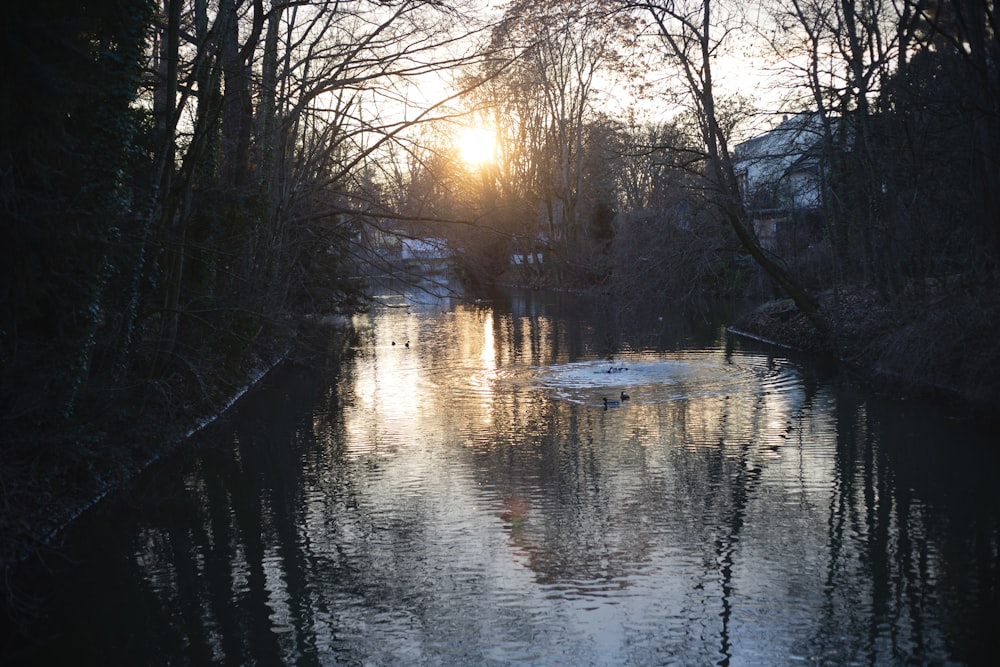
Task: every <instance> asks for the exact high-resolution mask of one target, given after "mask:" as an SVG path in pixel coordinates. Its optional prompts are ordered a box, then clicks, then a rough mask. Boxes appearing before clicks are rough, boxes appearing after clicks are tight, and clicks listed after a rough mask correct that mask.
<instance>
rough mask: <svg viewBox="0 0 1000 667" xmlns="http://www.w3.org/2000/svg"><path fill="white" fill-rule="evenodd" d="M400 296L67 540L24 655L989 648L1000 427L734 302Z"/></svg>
mask: <svg viewBox="0 0 1000 667" xmlns="http://www.w3.org/2000/svg"><path fill="white" fill-rule="evenodd" d="M382 302H383V305H382V306H380V307H378V308H376V309H374V310H373V311H372V312H371V313H370V314H366V315H364V316H359V317H357V318H355V319H354V322H353V327H354V330H355V331H356V334H355V335H354V337H353V338H352V339H351V340H350V343H349V346H348V350H347V351H348V354H347V355H345V356H343V358H342V359H341V360H340V361H339V362H337V363H336V364H331V365H325V364H318V363H317V364H313V365H310V366H302V365H289V366H286V367H283V368H282V369H280V370H279V371H276V372H274V373H273V374H272V375H271V376H270V377H268V378H267V380H266V381H265V383H264V385H263V386H262V387H260V388H259V389H258V390H256V391H254V392H253V393H252V394H251V395H249V396H248V397H247V398H246V399H244V400H243V401H242V402H241V403H240V404H239V405H238V406H237V408H236V409H235V410H234V411H233V413H232V414H231V415H229V416H227V417H226V418H225V419H223V420H221V421H220V422H218V423H217V424H215V425H213V426H212V427H210V428H208V429H206V430H205V431H204V432H203V433H202V434H200V435H199V436H198V437H196V438H195V439H194V441H193V442H192V443H191V445H190V446H189V447H186V448H185V450H184V452H183V453H181V454H179V455H178V456H176V457H174V458H173V459H171V460H170V461H168V462H166V463H163V464H161V465H158V466H156V467H155V468H154V469H153V470H151V471H149V473H147V474H146V475H145V476H144V477H143V479H142V480H141V481H140V483H138V484H136V485H134V487H133V488H132V489H131V490H130V491H129V492H127V493H125V494H123V495H122V497H121V498H118V499H116V500H114V501H112V502H107V503H105V505H104V506H102V507H101V508H100V509H99V510H98V511H96V512H93V513H92V514H91V515H90V516H88V517H86V518H85V520H84V521H83V522H81V524H80V525H79V526H77V527H76V528H75V530H74V532H73V533H72V534H71V535H70V541H69V544H68V545H67V549H66V557H67V561H68V563H67V564H59V565H57V566H55V567H56V570H57V575H56V582H57V585H56V586H55V587H54V589H53V590H52V592H51V595H52V597H51V599H50V600H49V601H48V607H47V608H48V609H49V611H47V612H46V614H45V616H44V618H43V620H42V621H41V622H39V623H38V624H37V626H36V627H35V629H34V630H33V636H34V637H35V638H36V639H37V640H38V641H39V642H40V643H39V644H38V645H37V646H36V647H34V648H33V649H32V650H31V651H29V652H28V653H26V654H25V655H24V656H22V657H23V658H25V660H26V662H28V663H33V664H131V665H140V664H143V665H145V664H172V665H201V664H211V663H226V664H238V665H251V664H259V665H276V664H289V665H291V664H295V665H573V666H577V665H798V664H820V665H848V664H860V665H898V664H987V663H989V662H991V660H992V659H994V658H995V655H996V649H997V648H998V640H997V638H996V637H997V634H996V633H997V631H998V629H1000V623H998V620H1000V612H998V608H1000V607H998V602H1000V595H998V584H1000V582H998V575H1000V568H998V548H1000V521H998V519H1000V491H998V489H997V485H996V484H995V483H994V480H995V479H996V476H997V454H996V452H995V449H996V448H995V442H996V438H995V432H994V431H993V430H992V429H991V428H988V427H987V426H985V425H983V424H972V423H968V422H966V421H964V420H962V419H958V418H956V417H954V416H952V415H949V414H947V413H946V412H944V411H941V410H939V409H937V408H935V407H934V406H930V405H927V404H921V403H917V402H904V401H898V400H892V399H891V398H889V397H885V396H879V395H878V394H875V393H872V392H870V391H869V390H868V388H866V387H863V386H858V385H857V384H855V383H852V382H851V381H849V380H848V379H845V378H843V377H841V376H839V375H838V374H836V373H835V372H832V371H830V370H825V369H823V368H819V367H816V366H813V365H812V364H810V363H809V362H808V361H807V360H803V359H797V358H794V357H793V356H791V355H789V354H787V353H784V352H780V351H776V350H774V349H767V348H765V347H763V346H761V345H759V344H756V343H753V342H751V341H741V340H737V339H734V338H732V337H730V336H728V335H727V334H726V331H725V326H724V325H725V322H726V321H727V318H728V317H730V316H731V313H727V312H725V311H717V312H710V313H709V312H707V311H705V310H704V309H701V310H699V309H695V310H693V311H690V312H689V311H685V310H682V309H680V308H671V307H668V306H657V305H652V304H650V305H649V306H648V307H647V308H644V309H643V310H644V312H645V315H644V316H643V317H642V318H641V319H640V320H636V319H632V318H627V317H623V316H622V315H621V313H622V312H623V311H622V309H621V306H622V304H621V303H618V302H617V300H616V299H613V298H612V299H604V300H592V299H584V298H581V297H574V296H571V295H566V294H547V293H541V292H505V293H498V294H497V295H495V296H494V297H492V298H488V299H485V300H481V301H474V300H465V299H461V298H457V297H455V296H454V295H450V294H448V293H446V292H442V293H435V290H434V289H431V290H430V291H428V292H419V291H418V292H413V293H411V294H409V296H408V297H404V296H400V295H396V294H392V293H386V294H385V295H384V297H383V299H382ZM333 338H334V336H333V334H332V333H331V340H332V339H333ZM339 339H340V340H342V339H343V337H342V336H340V337H339ZM623 391H624V392H626V393H627V395H628V396H629V398H628V400H622V397H621V393H622V392H623ZM606 398H607V399H611V400H613V401H616V403H614V404H612V405H609V406H607V407H606V406H605V405H604V399H606Z"/></svg>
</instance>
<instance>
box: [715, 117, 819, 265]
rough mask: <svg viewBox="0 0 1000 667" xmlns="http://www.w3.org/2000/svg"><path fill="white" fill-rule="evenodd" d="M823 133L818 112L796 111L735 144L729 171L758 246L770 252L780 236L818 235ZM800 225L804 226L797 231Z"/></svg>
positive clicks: (776, 245) (781, 237) (778, 241)
mask: <svg viewBox="0 0 1000 667" xmlns="http://www.w3.org/2000/svg"><path fill="white" fill-rule="evenodd" d="M822 131H823V128H822V125H821V122H820V117H819V115H818V114H815V113H799V114H795V115H794V116H791V117H787V116H786V117H785V118H784V119H783V120H782V122H781V123H780V124H779V125H778V126H777V127H775V128H774V129H773V130H771V131H770V132H767V133H765V134H762V135H760V136H757V137H754V138H753V139H750V140H748V141H745V142H743V143H741V144H739V145H738V146H736V149H735V151H734V152H733V167H734V170H735V172H736V177H737V178H738V179H739V183H740V191H741V194H742V196H743V202H744V205H745V206H746V209H747V211H748V212H749V214H750V216H751V221H752V224H753V229H754V232H755V233H756V234H757V239H758V241H759V242H760V244H761V246H762V247H764V248H767V249H769V250H774V249H776V248H778V246H779V245H781V244H782V243H783V237H790V236H793V235H797V236H802V235H805V236H806V237H809V236H814V235H815V234H816V233H817V232H818V230H816V229H815V228H814V227H815V226H816V224H817V223H816V221H817V218H818V213H819V212H820V210H821V209H822V206H823V188H822V183H823V171H822V170H823V164H822V160H821V147H822ZM803 224H804V225H805V226H806V227H807V228H805V229H802V228H801V227H802V226H803ZM786 240H787V238H786Z"/></svg>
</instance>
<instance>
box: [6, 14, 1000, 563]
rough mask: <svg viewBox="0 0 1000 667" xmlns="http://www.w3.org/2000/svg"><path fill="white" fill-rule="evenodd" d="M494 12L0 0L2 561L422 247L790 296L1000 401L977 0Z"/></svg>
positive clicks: (481, 259) (878, 352)
mask: <svg viewBox="0 0 1000 667" xmlns="http://www.w3.org/2000/svg"><path fill="white" fill-rule="evenodd" d="M446 4H447V5H448V6H446ZM755 7H756V6H755ZM473 9H474V7H472V6H470V7H462V6H459V5H452V4H450V3H439V2H432V1H430V0H395V1H392V2H381V1H379V2H376V1H374V0H372V1H371V2H367V1H362V2H355V3H343V2H331V1H328V0H308V1H305V2H281V1H279V0H272V1H269V2H264V1H263V0H252V1H251V0H218V1H211V2H210V1H209V0H165V1H163V2H153V1H152V0H98V1H96V2H90V3H83V4H81V3H77V2H71V1H69V0H39V1H38V2H32V3H6V4H4V5H3V7H2V8H0V35H2V39H0V75H2V76H0V86H2V99H3V100H4V103H3V105H2V106H0V206H2V209H0V210H2V215H3V226H2V230H0V234H2V238H0V252H2V253H3V261H2V263H0V266H2V275H3V282H2V290H3V292H2V304H3V305H2V309H0V363H2V372H0V418H2V420H3V424H4V428H3V429H2V430H3V434H4V435H3V436H2V439H0V494H2V498H0V507H2V514H0V535H2V537H3V539H2V540H0V543H2V544H3V553H2V554H0V561H3V562H9V561H10V560H12V559H16V558H20V557H22V556H24V555H25V554H28V553H31V552H36V551H37V550H39V549H40V548H45V545H46V542H47V540H48V538H49V536H50V535H51V529H52V528H54V527H56V526H57V525H58V523H59V519H58V516H55V515H53V514H52V512H51V511H45V510H44V508H47V507H52V506H55V505H58V503H59V502H60V501H61V500H63V499H65V498H68V497H73V498H80V497H87V496H93V495H95V494H99V493H101V492H103V490H105V489H107V488H109V487H110V486H113V485H114V483H116V480H118V479H120V478H123V477H125V476H127V475H128V474H131V473H130V471H132V470H134V469H135V467H136V466H137V465H139V463H138V462H141V461H144V460H148V458H149V456H150V453H151V451H154V450H155V449H156V447H157V446H158V445H157V444H155V443H161V442H167V441H170V440H171V437H172V434H174V433H183V432H184V431H185V429H187V428H190V426H191V425H192V424H195V423H197V422H198V420H199V419H201V418H203V417H204V416H205V415H210V414H212V413H213V411H216V410H217V409H218V408H219V406H221V405H224V404H225V403H226V402H227V400H228V399H229V398H230V397H231V396H232V395H233V394H234V393H236V392H237V391H238V389H239V388H241V387H243V386H245V385H246V384H247V382H249V381H250V379H251V378H252V377H253V371H254V370H255V369H261V368H266V367H267V366H268V365H269V364H270V363H272V362H273V361H274V360H275V359H276V358H278V357H280V355H281V352H282V350H284V349H285V345H284V344H283V342H282V341H287V340H288V339H289V338H293V337H294V336H295V335H296V331H297V328H298V322H299V321H300V320H301V319H302V318H304V317H305V316H307V315H325V314H330V313H350V312H352V311H354V310H356V309H359V308H363V307H364V305H365V303H366V292H365V285H366V282H365V281H366V277H368V276H371V275H373V274H384V273H393V274H396V275H399V276H402V277H405V276H407V275H409V274H408V273H407V272H408V271H419V268H420V267H419V265H420V262H419V261H418V262H416V264H414V263H413V262H407V261H406V260H407V259H410V260H412V259H413V258H412V257H410V258H407V256H406V253H407V252H409V251H408V250H407V248H409V249H410V250H412V249H413V248H414V247H416V246H414V245H413V242H418V241H419V242H424V241H426V240H428V239H433V240H434V243H433V244H431V245H430V246H428V247H433V248H437V249H438V251H436V253H437V254H435V255H434V257H433V259H434V260H435V261H438V260H441V261H444V262H446V263H447V264H448V265H449V266H451V267H452V268H454V269H455V270H456V271H457V272H458V274H459V275H460V276H461V278H462V280H463V281H464V282H465V283H466V284H468V285H470V286H474V285H479V284H492V283H498V282H504V283H514V284H520V285H530V286H535V287H540V288H556V287H558V288H574V289H585V290H594V291H598V292H605V293H608V294H611V295H613V297H614V298H615V299H616V301H617V303H618V304H619V306H620V308H621V309H622V310H623V312H627V311H628V310H629V309H641V308H642V307H643V304H644V303H648V302H649V300H650V299H651V298H658V299H659V298H663V297H664V296H666V297H668V298H675V299H682V298H698V297H700V296H704V295H712V296H740V297H746V296H750V297H754V298H758V299H760V300H761V301H767V300H771V299H772V298H776V297H780V298H782V299H788V301H784V302H780V303H781V305H780V306H777V307H772V308H771V309H769V310H767V311H762V314H758V315H757V316H756V317H755V318H754V319H752V320H747V321H746V322H744V323H743V325H742V326H743V327H744V328H746V329H748V330H752V331H753V332H754V333H756V334H757V335H760V336H762V337H765V338H772V339H782V340H783V341H785V342H788V343H792V344H796V345H800V346H802V347H805V348H808V349H812V350H817V351H821V352H824V353H827V354H833V355H835V356H837V357H840V358H843V359H852V360H855V361H858V362H860V363H863V364H865V365H868V366H872V367H878V368H882V369H883V370H885V371H886V373H888V374H892V375H899V376H905V377H907V378H909V379H910V380H911V381H913V382H917V381H922V383H923V384H925V385H935V386H942V387H945V386H946V387H948V388H949V389H950V390H954V391H953V393H956V394H966V395H969V394H971V395H973V396H974V397H975V398H976V399H977V400H978V401H980V402H982V401H986V402H989V401H991V400H992V401H994V402H995V400H996V399H997V398H998V397H1000V391H998V389H997V386H996V381H995V379H994V378H996V377H998V375H997V373H996V372H995V371H996V370H997V368H998V366H1000V351H998V349H997V345H996V343H995V342H993V338H994V337H991V336H990V333H991V332H993V331H995V330H996V326H997V324H998V317H1000V308H998V305H997V297H996V294H997V292H998V290H997V287H998V284H997V283H998V279H1000V182H998V181H1000V165H997V163H996V160H997V156H998V155H1000V106H998V105H1000V71H998V65H997V63H1000V52H998V51H1000V45H998V39H1000V38H998V35H997V33H996V30H995V26H996V25H997V18H998V17H997V16H996V10H995V7H994V5H993V3H992V2H986V1H985V0H930V1H928V0H920V1H919V2H918V1H917V0H905V1H903V2H899V3H896V4H894V5H892V6H891V7H890V6H886V5H884V4H880V3H873V2H854V3H846V4H845V3H829V2H825V1H824V0H774V2H772V3H765V4H763V5H760V11H759V12H757V13H755V14H753V15H750V14H748V13H747V11H746V10H745V9H744V8H743V6H742V5H741V4H740V3H728V2H718V3H713V2H708V1H707V0H706V1H704V2H697V3H695V2H686V1H683V2H631V1H630V0H600V1H598V2H594V1H591V2H586V3H581V2H571V1H569V0H546V1H543V2H538V1H537V0H532V1H531V2H527V1H522V0H513V1H512V2H509V3H507V4H505V5H504V6H503V7H502V8H501V9H500V10H498V11H497V12H496V13H495V14H493V15H489V16H487V17H485V18H484V17H480V16H479V15H477V14H475V13H473V11H472V10H473ZM765 75H767V78H766V81H767V83H766V84H765V83H763V82H764V81H765ZM741 80H742V81H741ZM747 80H752V81H753V82H754V84H755V85H754V86H753V87H749V88H748V87H746V86H741V85H740V84H741V83H746V82H747ZM782 128H784V130H782ZM783 132H784V134H782V133H783ZM473 137H475V138H476V139H475V141H476V142H478V145H477V146H470V145H468V142H471V141H473V139H472V138H473ZM484 137H486V138H488V140H486V139H484ZM782 137H784V140H782ZM463 142H465V143H466V145H462V144H463ZM407 243H410V245H407ZM417 259H420V258H417ZM423 259H424V260H427V259H429V258H427V257H425V258H423ZM415 266H416V268H414V267H415ZM767 314H769V315H770V316H769V317H765V315H767ZM790 323H794V326H791V324H790ZM67 511H69V510H67ZM70 513H71V512H70Z"/></svg>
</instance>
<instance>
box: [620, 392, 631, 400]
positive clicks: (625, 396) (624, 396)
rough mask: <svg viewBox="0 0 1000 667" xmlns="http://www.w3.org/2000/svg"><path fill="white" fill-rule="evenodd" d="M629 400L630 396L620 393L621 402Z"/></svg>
mask: <svg viewBox="0 0 1000 667" xmlns="http://www.w3.org/2000/svg"><path fill="white" fill-rule="evenodd" d="M630 398H632V397H631V396H629V395H628V394H626V393H625V392H624V391H623V392H622V400H623V401H627V400H629V399H630Z"/></svg>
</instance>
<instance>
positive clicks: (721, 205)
mask: <svg viewBox="0 0 1000 667" xmlns="http://www.w3.org/2000/svg"><path fill="white" fill-rule="evenodd" d="M623 8H624V9H627V10H631V11H636V10H639V11H641V12H642V13H643V14H644V15H645V16H646V17H647V19H648V21H649V26H650V28H651V32H652V35H653V36H655V39H656V41H657V43H658V44H659V45H661V47H662V48H663V49H664V50H665V52H666V54H667V55H668V57H669V59H670V60H669V62H670V64H672V65H673V66H674V67H676V68H677V69H678V71H679V76H678V79H679V81H680V86H681V88H682V89H683V91H684V92H685V97H684V100H685V102H686V103H687V104H688V105H689V107H690V108H691V110H692V111H693V112H694V113H695V115H696V117H697V119H698V122H699V134H700V139H701V148H702V150H703V153H702V155H701V161H702V167H701V168H702V175H703V177H704V179H705V180H704V188H705V195H706V197H707V198H708V200H709V201H711V202H712V203H713V205H714V206H715V207H716V208H717V209H718V210H719V212H720V214H721V215H722V217H723V218H724V219H725V220H726V221H727V222H728V224H729V226H730V227H731V228H732V230H733V232H734V233H735V234H736V236H737V238H738V239H739V241H740V243H741V245H742V246H743V247H744V248H745V249H746V251H747V252H748V253H749V254H750V256H751V257H753V259H754V261H755V262H757V264H758V265H759V266H760V267H761V268H762V269H763V270H764V271H765V272H766V273H767V275H768V276H770V277H771V278H772V279H773V280H774V281H775V282H776V283H777V284H778V285H779V286H780V287H781V288H782V289H783V290H784V291H785V292H786V293H787V294H788V295H789V296H790V297H791V298H792V300H793V301H794V302H795V304H796V306H797V307H798V308H799V310H800V311H801V312H802V313H803V314H804V315H805V316H806V317H808V318H809V320H810V322H812V323H813V325H814V326H815V327H816V328H817V329H818V330H819V331H820V332H822V333H824V334H825V333H826V332H827V331H828V330H829V325H828V323H827V322H826V320H825V319H824V318H823V316H822V315H821V314H820V312H819V308H818V304H817V302H816V300H815V299H814V298H813V297H812V296H811V295H810V294H808V293H807V291H806V290H805V289H803V288H802V286H801V285H800V284H799V282H798V281H797V280H796V279H795V277H794V276H793V275H791V274H790V273H789V271H787V270H786V269H785V268H784V267H783V266H782V265H781V264H780V263H779V262H778V261H777V260H776V259H775V258H773V257H772V256H771V255H769V254H768V253H767V252H766V251H765V250H764V249H763V248H762V247H761V246H760V244H759V242H758V241H757V239H756V237H755V236H754V234H753V231H752V229H751V228H750V227H749V224H748V216H747V212H746V209H745V207H744V205H743V199H742V196H741V194H740V187H739V182H738V180H737V177H736V173H735V171H734V169H733V159H732V153H731V149H730V133H729V132H728V129H729V128H727V127H726V124H725V122H724V119H725V116H724V113H723V106H722V105H720V103H719V100H718V99H717V92H716V84H715V79H714V71H715V65H716V59H717V57H718V56H719V54H720V53H722V52H723V51H724V49H725V48H726V47H727V45H728V40H730V39H731V38H732V36H733V35H734V34H738V33H737V31H738V30H739V29H741V28H742V27H743V26H744V24H745V22H744V21H743V17H742V15H741V13H740V12H739V11H738V8H737V7H736V6H729V7H727V6H726V5H724V4H721V3H713V2H712V0H703V1H699V2H693V1H687V0H681V1H679V2H674V1H671V0H667V1H664V2H632V1H626V2H623Z"/></svg>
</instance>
